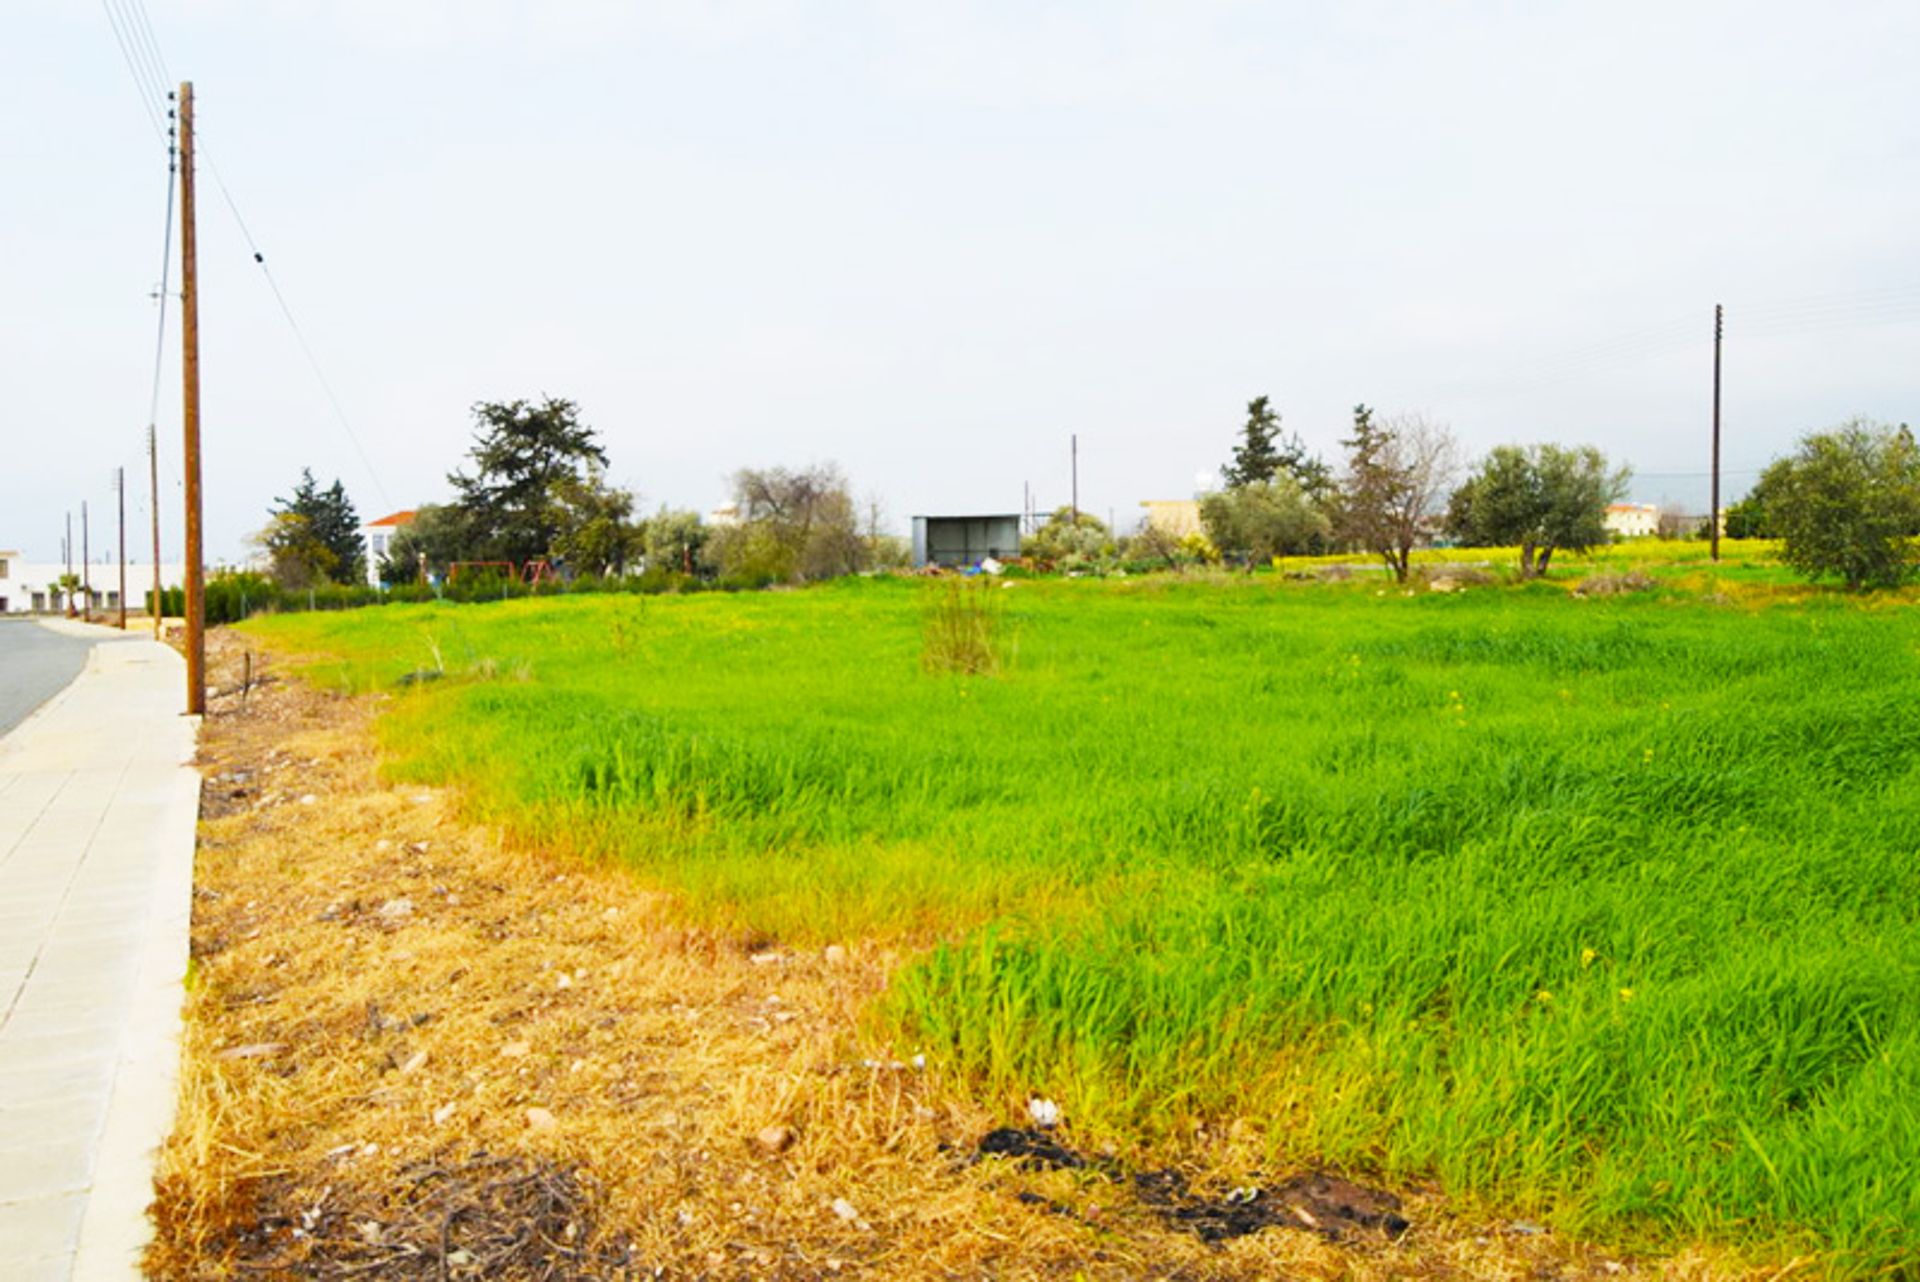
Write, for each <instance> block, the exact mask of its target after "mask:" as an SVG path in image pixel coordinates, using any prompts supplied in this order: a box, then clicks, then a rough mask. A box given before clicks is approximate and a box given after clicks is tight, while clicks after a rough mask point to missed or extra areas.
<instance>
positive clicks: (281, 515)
mask: <svg viewBox="0 0 1920 1282" xmlns="http://www.w3.org/2000/svg"><path fill="white" fill-rule="evenodd" d="M270 515H271V516H272V517H273V525H272V526H271V527H269V528H270V529H278V530H280V531H281V532H282V533H281V535H280V536H279V541H280V542H281V543H283V544H285V543H287V542H288V541H289V539H291V538H292V536H291V534H290V533H289V532H290V531H292V530H294V529H296V528H297V529H298V530H299V537H298V539H297V540H294V541H295V542H297V543H299V544H300V545H303V546H305V547H306V548H308V549H309V551H303V552H300V553H299V554H298V557H297V559H298V560H300V561H301V562H302V563H303V564H304V565H305V567H306V570H307V572H308V573H309V574H310V575H311V576H312V577H315V578H323V579H331V580H333V581H334V582H336V583H354V582H357V581H359V579H360V578H361V577H362V576H363V575H364V574H366V572H367V561H366V557H367V542H366V539H365V537H364V536H362V535H361V533H360V517H359V515H358V514H357V513H356V512H355V511H354V510H353V501H352V500H351V499H349V498H348V497H347V491H346V487H345V486H343V485H341V484H340V481H339V480H338V478H336V479H335V480H334V482H333V484H332V485H331V486H330V487H328V488H327V489H324V490H323V489H321V488H320V486H319V483H318V482H317V481H315V480H314V479H313V469H312V468H305V467H303V468H301V469H300V483H299V484H298V485H296V486H294V487H293V496H292V497H291V498H284V499H275V500H274V507H273V509H272V511H271V513H270ZM313 550H324V552H325V555H324V556H319V555H313Z"/></svg>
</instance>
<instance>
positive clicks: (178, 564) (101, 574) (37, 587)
mask: <svg viewBox="0 0 1920 1282" xmlns="http://www.w3.org/2000/svg"><path fill="white" fill-rule="evenodd" d="M66 572H67V567H66V566H65V565H64V564H62V563H61V562H58V561H29V560H26V559H25V558H23V557H22V556H21V555H20V554H19V553H18V552H12V551H8V550H6V549H0V614H64V613H65V612H66V609H67V599H66V595H65V593H63V592H62V591H61V589H60V576H61V575H63V574H65V573H66ZM73 573H74V575H75V577H77V578H79V579H80V580H81V581H82V582H83V583H85V584H86V585H87V586H88V587H90V588H92V590H93V598H92V600H93V608H94V609H95V610H118V609H119V608H120V564H119V562H118V561H108V560H104V559H102V560H96V561H94V563H93V564H92V565H90V566H81V565H75V566H74V567H73ZM186 577H187V567H186V563H185V562H182V561H174V562H171V563H165V564H162V565H161V567H160V582H161V585H162V586H163V587H169V588H177V587H179V586H180V584H181V583H183V582H185V580H186ZM152 590H153V562H151V561H136V560H134V559H132V558H129V559H128V561H127V608H128V609H129V610H144V609H145V608H146V605H147V593H148V592H151V591H152ZM80 595H81V592H80V589H79V588H75V589H74V592H73V607H74V609H76V610H77V609H79V608H80Z"/></svg>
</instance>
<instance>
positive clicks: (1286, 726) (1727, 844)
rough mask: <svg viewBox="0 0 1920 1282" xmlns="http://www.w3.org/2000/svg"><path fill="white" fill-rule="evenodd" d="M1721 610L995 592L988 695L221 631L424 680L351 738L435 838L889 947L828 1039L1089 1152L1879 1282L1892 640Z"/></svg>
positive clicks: (891, 654)
mask: <svg viewBox="0 0 1920 1282" xmlns="http://www.w3.org/2000/svg"><path fill="white" fill-rule="evenodd" d="M1772 574H1773V571H1771V570H1770V569H1769V568H1768V567H1767V566H1765V565H1764V564H1761V563H1759V562H1757V561H1751V560H1749V561H1743V562H1739V563H1736V564H1735V565H1733V566H1731V567H1727V568H1723V569H1721V570H1717V571H1713V570H1703V569H1700V568H1698V567H1694V566H1689V565H1681V566H1679V567H1677V568H1674V567H1668V568H1666V569H1663V570H1662V571H1661V572H1660V573H1659V574H1657V575H1656V578H1657V579H1661V580H1664V581H1665V582H1666V583H1667V585H1668V586H1666V587H1664V588H1662V589H1660V590H1656V591H1653V592H1649V593H1641V594H1634V595H1632V596H1630V597H1625V598H1616V599H1610V600H1604V601H1602V600H1574V599H1570V598H1569V597H1568V596H1567V594H1566V593H1565V592H1564V591H1563V590H1562V588H1561V587H1558V586H1554V585H1552V584H1546V585H1529V586H1526V587H1523V588H1501V589H1471V590H1468V591H1465V592H1454V593H1447V594H1431V593H1421V594H1418V595H1415V596H1411V597H1409V596H1405V595H1402V594H1400V593H1397V592H1392V591H1384V592H1383V590H1382V588H1381V585H1378V584H1375V583H1373V582H1371V581H1369V580H1366V579H1360V578H1356V579H1355V580H1354V581H1352V582H1350V583H1343V584H1288V583H1279V582H1276V581H1275V580H1273V579H1269V578H1264V577H1263V578H1257V579H1255V580H1253V581H1251V582H1223V581H1218V580H1211V579H1209V580H1205V581H1192V582H1179V581H1174V580H1168V579H1157V578H1156V579H1151V580H1133V581H1128V582H1125V583H1119V584H1115V583H1105V584H1100V583H1039V582H1031V583H1021V584H1018V585H1017V586H1015V587H1011V588H1003V589H993V590H997V591H1000V592H1001V593H1002V594H1003V596H1004V597H1005V600H1006V603H1007V604H1006V605H1005V606H1004V607H1001V608H1000V616H999V619H998V623H997V626H998V627H1001V628H1004V629H1006V630H1007V631H1008V632H1009V633H1011V634H1014V635H1017V638H1018V647H1017V654H1016V655H1015V656H1014V657H1013V658H1012V660H1011V661H1010V662H1009V663H1007V664H1005V665H1004V666H1003V668H1002V670H1001V673H1000V675H999V676H997V677H993V678H989V679H982V678H974V677H966V676H956V675H951V674H942V673H939V672H933V671H929V670H927V667H926V665H924V664H923V647H924V643H925V641H924V638H925V632H924V627H925V620H926V612H925V602H924V600H923V599H922V594H921V590H920V589H919V587H918V586H917V585H913V584H885V583H870V584H849V585H845V586H841V587H836V588H832V589H828V590H823V591H817V592H809V593H804V594H771V595H759V596H753V597H739V598H727V599H720V598H707V599H687V600H674V599H660V600H647V601H642V600H631V599H619V600H567V601H557V602H549V603H509V604H506V605H501V606H485V607H467V608H453V607H419V608H411V607H410V608H405V609H394V610H388V611H383V612H381V613H380V614H379V615H377V616H357V617H347V616H332V617H324V618H320V617H316V618H290V619H285V620H277V621H273V622H270V623H266V624H262V625H259V626H260V628H261V630H262V632H263V633H264V634H265V635H268V636H270V637H272V638H273V639H274V641H275V642H276V644H279V645H281V646H283V647H291V648H298V649H302V650H307V651H311V652H314V653H319V654H326V655H331V656H335V657H333V658H328V659H320V660H316V661H315V664H314V666H313V667H312V668H311V669H310V671H312V672H314V673H316V674H318V675H321V676H323V677H326V678H328V679H331V680H335V681H338V682H340V683H342V684H345V685H348V686H352V687H358V688H370V687H388V686H391V684H392V683H393V682H394V681H395V679H396V678H398V677H399V676H400V675H401V674H402V673H404V672H407V671H411V670H415V669H419V668H423V667H435V666H437V667H440V668H444V669H446V670H447V672H448V673H449V674H450V675H449V676H447V677H446V678H443V679H441V680H435V681H423V682H418V683H416V684H414V685H413V686H410V687H408V689H409V691H410V693H408V694H407V695H405V696H404V697H402V698H401V699H400V700H399V701H398V702H397V704H396V705H395V707H394V709H393V711H392V713H391V714H390V715H389V716H388V717H387V718H386V720H385V722H384V730H383V733H384V735H385V739H386V746H387V749H388V752H389V754H390V758H391V761H392V762H393V768H394V769H395V770H396V771H398V772H399V773H400V774H402V775H404V776H405V777H407V778H417V779H423V780H438V781H458V782H459V784H460V787H461V790H462V793H463V796H464V799H465V806H466V808H467V811H468V813H469V814H471V815H472V816H474V817H476V818H481V819H485V820H488V821H492V822H497V823H500V824H502V825H504V826H505V827H507V828H508V829H509V830H511V831H513V832H515V833H517V834H518V835H519V836H521V837H522V838H523V839H526V840H529V841H533V842H539V843H542V844H548V845H559V846H563V847H570V848H573V849H575V850H580V851H583V852H586V853H590V854H595V855H606V856H613V857H617V858H620V859H623V860H629V861H632V862H634V863H636V864H638V865H640V866H642V867H644V868H646V869H647V870H648V872H649V874H650V875H651V876H653V877H655V878H658V879H660V880H662V881H664V882H666V883H667V884H670V885H672V886H674V887H675V888H676V889H678V890H679V891H680V892H681V894H682V902H683V903H684V905H685V906H686V908H687V910H688V911H690V912H693V913H695V914H698V915H703V916H704V917H705V918H706V919H707V920H708V921H710V922H712V923H715V924H720V925H725V926H728V927H732V928H738V929H745V930H747V931H750V932H754V933H757V934H760V935H762V936H764V937H766V938H780V939H789V940H821V939H833V938H844V937H862V936H878V937H882V938H888V939H892V940H896V941H901V942H906V943H932V944H933V945H934V946H933V947H932V948H931V951H929V952H928V953H927V954H926V955H925V957H924V958H923V959H922V960H921V961H920V962H918V963H917V964H915V965H913V966H911V967H910V968H908V969H907V970H906V971H904V972H903V973H901V974H900V975H899V976H897V977H896V979H895V982H894V984H893V986H892V989H891V991H890V993H889V995H888V997H887V998H886V999H885V1000H884V1003H883V1006H882V1010H881V1012H880V1015H879V1018H881V1019H883V1020H885V1021H887V1026H888V1027H892V1028H894V1029H897V1030H899V1031H900V1032H901V1033H902V1035H904V1036H912V1037H914V1038H917V1039H919V1042H920V1043H922V1044H925V1045H926V1046H927V1047H928V1048H929V1052H930V1057H931V1058H932V1059H933V1061H934V1063H935V1066H936V1069H937V1070H939V1071H943V1072H945V1073H948V1074H951V1075H953V1076H954V1077H955V1078H957V1079H962V1080H966V1081H969V1082H973V1083H975V1084H977V1085H983V1086H984V1087H985V1088H986V1089H988V1090H990V1091H995V1092H999V1093H1000V1094H1001V1095H1002V1096H1003V1097H1006V1098H1013V1097H1014V1096H1016V1095H1017V1094H1018V1093H1019V1092H1021V1091H1024V1090H1027V1089H1037V1090H1044V1091H1048V1092H1051V1093H1053V1094H1055V1096H1056V1097H1057V1098H1059V1099H1060V1100H1061V1101H1062V1103H1063V1104H1065V1105H1066V1107H1067V1108H1068V1110H1069V1113H1070V1115H1071V1116H1073V1117H1074V1118H1075V1119H1076V1120H1077V1121H1078V1122H1079V1123H1080V1124H1081V1125H1083V1126H1084V1127H1085V1128H1086V1129H1087V1130H1088V1131H1089V1132H1091V1133H1095V1134H1100V1135H1104V1136H1106V1137H1107V1138H1109V1139H1110V1140H1112V1141H1115V1142H1128V1143H1146V1144H1150V1145H1154V1146H1157V1147H1161V1148H1165V1147H1178V1146H1180V1145H1182V1144H1185V1143H1188V1142H1190V1141H1191V1138H1192V1136H1193V1135H1194V1134H1195V1128H1196V1127H1201V1126H1210V1127H1215V1128H1217V1127H1218V1126H1219V1125H1220V1124H1222V1123H1237V1124H1238V1126H1239V1127H1241V1128H1243V1129H1244V1131H1245V1132H1247V1133H1250V1134H1252V1135H1254V1136H1256V1137H1257V1142H1258V1143H1259V1144H1260V1145H1262V1146H1264V1148H1265V1149H1266V1151H1267V1152H1268V1153H1269V1154H1270V1155H1272V1156H1273V1157H1275V1158H1303V1157H1311V1158H1313V1159H1316V1160H1331V1161H1336V1162H1342V1163H1346V1164H1349V1165H1351V1166H1354V1167H1357V1168H1361V1169H1368V1170H1377V1171H1381V1172H1385V1173H1388V1174H1391V1175H1398V1176H1401V1177H1412V1176H1416V1175H1429V1174H1430V1175H1433V1176H1436V1177H1437V1178H1438V1179H1439V1180H1440V1182H1441V1184H1442V1185H1443V1187H1445V1188H1447V1189H1448V1190H1450V1191H1452V1192H1455V1193H1457V1194H1460V1195H1463V1196H1467V1197H1477V1198H1483V1199H1486V1200H1487V1201H1488V1202H1489V1203H1496V1204H1498V1205H1501V1206H1504V1207H1508V1208H1514V1209H1517V1210H1520V1211H1523V1212H1525V1213H1528V1214H1535V1215H1539V1216H1543V1217H1546V1218H1549V1219H1551V1220H1553V1221H1554V1222H1556V1223H1558V1224H1560V1225H1562V1226H1565V1227H1567V1228H1570V1229H1574V1230H1578V1231H1582V1232H1602V1231H1603V1232H1606V1233H1609V1234H1615V1235H1627V1236H1629V1237H1636V1238H1639V1239H1640V1240H1643V1241H1646V1242H1649V1243H1671V1242H1673V1241H1675V1240H1677V1239H1680V1238H1684V1237H1692V1236H1700V1237H1705V1238H1709V1239H1716V1240H1725V1241H1734V1242H1740V1243H1746V1244H1751V1245H1754V1246H1755V1247H1756V1249H1759V1250H1761V1251H1763V1252H1765V1253H1779V1254H1781V1255H1782V1256H1785V1255H1789V1254H1795V1253H1802V1252H1812V1253H1815V1254H1817V1255H1818V1257H1819V1258H1820V1259H1821V1260H1823V1261H1824V1262H1825V1263H1826V1264H1827V1265H1828V1266H1829V1267H1831V1268H1832V1269H1833V1270H1834V1271H1836V1272H1842V1273H1845V1272H1867V1271H1871V1270H1874V1269H1876V1268H1879V1269H1885V1268H1900V1267H1913V1266H1914V1264H1915V1263H1916V1257H1915V1254H1914V1247H1913V1245H1912V1244H1913V1243H1914V1242H1915V1241H1916V1240H1920V1111H1917V1109H1916V1105H1915V1104H1914V1103H1913V1101H1914V1100H1915V1099H1916V1098H1920V932H1916V929H1915V926H1916V921H1915V917H1916V904H1920V898H1917V897H1916V892H1920V871H1917V868H1916V864H1915V862H1914V859H1913V850H1914V847H1915V844H1916V836H1917V835H1920V791H1917V790H1916V788H1915V786H1914V785H1915V782H1916V780H1915V778H1914V768H1913V761H1914V751H1915V749H1916V747H1920V715H1917V714H1916V713H1915V712H1914V711H1913V707H1914V699H1915V695H1916V694H1920V667H1916V657H1915V656H1916V644H1915V643H1916V640H1917V639H1920V638H1916V635H1915V630H1914V627H1913V624H1912V622H1911V616H1910V613H1909V612H1908V611H1907V610H1906V609H1905V608H1892V609H1889V608H1863V607H1860V606H1857V605H1855V604H1854V603H1851V602H1848V601H1844V600H1840V599H1838V598H1836V597H1831V596H1827V595H1823V594H1813V596H1812V599H1802V600H1798V601H1797V603H1795V604H1791V605H1777V604H1776V605H1771V606H1767V605H1764V602H1766V601H1767V600H1768V599H1770V595H1771V589H1770V588H1769V587H1768V584H1769V579H1770V576H1771V575H1772ZM1688 576H1711V578H1712V582H1710V583H1709V584H1707V585H1706V586H1707V589H1708V590H1709V591H1710V592H1711V593H1712V594H1713V595H1712V597H1711V599H1703V598H1701V597H1700V596H1698V595H1695V593H1694V592H1693V591H1691V590H1689V589H1691V588H1693V587H1694V586H1695V585H1694V584H1693V583H1692V582H1691V581H1690V580H1689V579H1688ZM1743 576H1744V577H1743ZM1742 583H1746V584H1749V585H1751V586H1752V587H1753V588H1754V589H1755V591H1754V592H1752V593H1751V594H1750V595H1749V596H1748V597H1747V598H1745V599H1746V600H1747V602H1748V603H1749V604H1756V603H1758V604H1760V605H1761V608H1730V606H1729V605H1728V604H1727V603H1726V602H1727V601H1728V600H1729V599H1739V598H1738V597H1737V596H1736V594H1735V593H1730V592H1728V591H1726V590H1725V585H1726V584H1734V585H1736V586H1737V585H1739V584H1742ZM1782 595H1784V591H1783V592H1782ZM1794 595H1795V597H1796V598H1801V597H1806V596H1807V595H1808V594H1805V593H1803V592H1797V591H1796V592H1795V593H1794ZM436 655H437V656H438V660H437V663H436V660H435V658H434V656H436Z"/></svg>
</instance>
